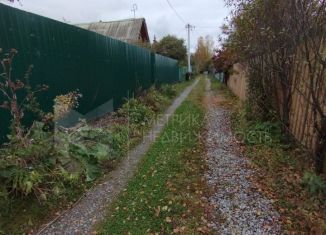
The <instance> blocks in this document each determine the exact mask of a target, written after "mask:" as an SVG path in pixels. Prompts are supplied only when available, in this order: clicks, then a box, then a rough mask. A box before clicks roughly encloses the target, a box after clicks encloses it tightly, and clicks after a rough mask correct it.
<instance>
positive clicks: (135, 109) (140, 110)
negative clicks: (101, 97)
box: [117, 99, 154, 126]
mask: <svg viewBox="0 0 326 235" xmlns="http://www.w3.org/2000/svg"><path fill="white" fill-rule="evenodd" d="M117 114H118V115H119V116H123V117H125V118H129V121H130V123H131V124H136V125H140V126H145V125H146V124H148V123H149V122H150V121H151V120H152V119H153V117H154V111H153V110H152V109H151V108H150V107H148V106H146V105H145V104H143V103H142V102H141V101H140V100H139V99H130V100H128V102H126V103H125V104H124V105H123V106H122V108H121V109H119V110H118V113H117Z"/></svg>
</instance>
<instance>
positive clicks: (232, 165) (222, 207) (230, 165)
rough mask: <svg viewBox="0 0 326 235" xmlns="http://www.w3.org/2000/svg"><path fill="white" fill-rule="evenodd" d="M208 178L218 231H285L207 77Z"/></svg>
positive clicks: (241, 232)
mask: <svg viewBox="0 0 326 235" xmlns="http://www.w3.org/2000/svg"><path fill="white" fill-rule="evenodd" d="M205 97H206V98H205V103H206V105H207V118H206V121H207V136H206V149H207V156H206V157H207V163H208V166H209V170H208V172H207V174H206V178H207V181H208V184H209V186H210V187H212V188H213V189H214V193H213V194H212V195H211V197H210V199H209V201H210V203H211V204H212V206H213V207H214V208H216V209H215V211H214V212H215V215H214V217H215V218H214V219H213V221H211V226H212V227H213V228H214V230H215V231H216V232H217V233H218V234H222V235H224V234H232V235H236V234H241V235H245V234H248V235H249V234H252V235H256V234H258V235H260V234H277V235H278V234H282V232H281V227H280V223H279V222H278V220H279V215H278V213H277V212H276V211H275V210H274V209H273V207H272V202H271V201H270V200H268V199H267V198H265V197H264V196H263V195H262V194H261V193H259V192H258V191H257V190H256V189H255V187H254V186H253V184H252V183H251V181H250V178H251V177H252V176H254V174H255V171H254V170H253V169H250V168H249V167H248V162H249V160H248V159H247V158H246V157H244V156H242V154H241V153H240V151H239V149H240V148H239V147H240V146H238V144H237V142H236V141H235V138H234V136H233V135H232V133H231V128H230V120H229V112H228V110H227V109H225V108H223V107H222V106H221V102H223V96H222V95H220V94H214V93H213V92H212V91H211V89H210V81H209V80H207V86H206V96H205Z"/></svg>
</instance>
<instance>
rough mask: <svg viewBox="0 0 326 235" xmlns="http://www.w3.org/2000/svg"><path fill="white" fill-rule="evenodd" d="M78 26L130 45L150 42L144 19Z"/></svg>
mask: <svg viewBox="0 0 326 235" xmlns="http://www.w3.org/2000/svg"><path fill="white" fill-rule="evenodd" d="M76 26H78V27H81V28H83V29H87V30H90V31H93V32H96V33H99V34H102V35H104V36H108V37H112V38H115V39H118V40H121V41H124V42H128V43H135V42H138V41H139V40H140V39H142V40H143V41H145V42H149V35H148V30H147V25H146V21H145V19H144V18H138V19H126V20H119V21H108V22H102V21H100V22H96V23H86V24H77V25H76Z"/></svg>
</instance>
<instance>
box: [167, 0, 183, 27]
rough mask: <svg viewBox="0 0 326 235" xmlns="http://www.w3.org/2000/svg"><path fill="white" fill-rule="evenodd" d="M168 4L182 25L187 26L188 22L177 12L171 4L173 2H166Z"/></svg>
mask: <svg viewBox="0 0 326 235" xmlns="http://www.w3.org/2000/svg"><path fill="white" fill-rule="evenodd" d="M166 2H167V3H168V4H169V6H170V8H171V9H172V10H173V11H174V13H175V14H176V16H177V17H178V18H179V20H181V21H182V23H184V24H186V21H185V20H184V19H183V18H182V16H181V15H180V14H179V13H178V12H177V10H176V9H175V8H174V7H173V5H172V4H171V2H170V1H169V0H166Z"/></svg>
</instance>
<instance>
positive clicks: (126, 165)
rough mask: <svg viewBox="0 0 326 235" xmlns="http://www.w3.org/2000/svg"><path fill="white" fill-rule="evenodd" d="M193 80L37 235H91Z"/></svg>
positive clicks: (187, 91) (190, 89) (185, 94)
mask: <svg viewBox="0 0 326 235" xmlns="http://www.w3.org/2000/svg"><path fill="white" fill-rule="evenodd" d="M197 83H198V80H196V81H195V82H194V83H193V84H192V85H190V86H189V87H188V88H186V89H185V90H184V91H183V92H182V93H181V95H180V96H179V97H178V98H177V99H176V100H175V101H174V102H173V104H172V105H171V106H170V107H169V108H168V109H167V110H166V112H165V113H164V115H162V117H161V118H160V120H158V121H156V122H155V124H154V126H153V128H152V130H151V131H150V132H149V133H148V135H147V136H145V137H144V140H143V142H142V143H141V144H140V145H138V146H137V147H136V148H135V149H134V150H133V151H131V152H130V153H129V154H128V157H126V158H125V159H124V160H123V161H122V162H121V163H120V165H119V166H118V168H117V169H115V170H114V171H112V172H111V174H109V175H108V177H107V180H106V181H105V182H104V183H102V184H99V185H97V186H96V187H95V188H94V189H93V190H92V191H90V192H88V193H87V194H86V195H85V197H84V198H83V199H82V200H80V201H79V202H78V203H77V204H76V205H75V206H74V207H73V208H72V209H71V210H69V211H67V212H66V213H64V214H63V215H62V216H60V217H59V218H57V219H56V220H55V221H52V222H51V223H50V224H47V225H46V226H44V227H43V228H42V229H41V230H40V231H39V232H38V234H47V235H49V234H58V235H59V234H60V235H63V234H67V235H68V234H69V235H71V234H91V232H92V228H93V226H94V225H95V224H96V223H98V222H99V221H101V220H102V219H103V218H104V216H105V214H106V213H107V211H106V210H107V208H108V205H109V204H110V203H112V202H113V200H114V199H115V198H116V196H117V195H118V194H119V193H120V192H121V191H122V190H123V189H124V188H125V186H126V184H127V183H128V180H129V179H130V178H131V177H132V176H133V175H134V172H135V171H136V169H137V165H138V163H139V161H140V160H141V158H142V156H143V155H144V154H145V153H146V152H147V151H148V149H149V147H150V145H151V144H152V143H153V142H154V141H155V138H156V137H157V136H158V134H159V133H160V132H161V131H162V129H163V127H164V126H165V124H166V123H167V121H168V119H169V117H170V116H171V115H173V113H174V112H175V110H176V109H177V108H178V107H179V106H180V104H181V103H182V102H183V101H184V100H185V99H186V98H187V96H188V95H189V93H190V92H191V91H192V89H193V88H194V87H195V86H196V85H197Z"/></svg>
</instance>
